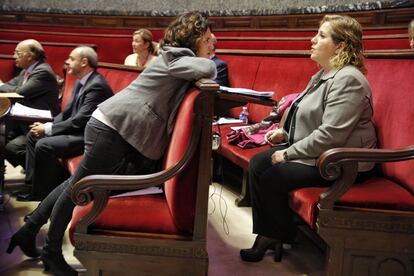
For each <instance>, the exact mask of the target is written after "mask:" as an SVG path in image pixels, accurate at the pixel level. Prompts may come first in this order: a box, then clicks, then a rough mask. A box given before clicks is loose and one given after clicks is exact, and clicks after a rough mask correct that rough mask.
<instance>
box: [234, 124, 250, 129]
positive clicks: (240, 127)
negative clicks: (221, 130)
mask: <svg viewBox="0 0 414 276" xmlns="http://www.w3.org/2000/svg"><path fill="white" fill-rule="evenodd" d="M249 126H250V125H248V126H233V127H230V128H231V130H238V129H243V128H246V127H249Z"/></svg>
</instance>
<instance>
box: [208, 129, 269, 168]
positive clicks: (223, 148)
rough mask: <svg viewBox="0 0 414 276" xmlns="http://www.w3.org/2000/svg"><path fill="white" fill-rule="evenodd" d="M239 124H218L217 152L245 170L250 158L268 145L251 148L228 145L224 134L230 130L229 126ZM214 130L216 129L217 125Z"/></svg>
mask: <svg viewBox="0 0 414 276" xmlns="http://www.w3.org/2000/svg"><path fill="white" fill-rule="evenodd" d="M237 125H240V124H230V125H222V126H220V133H221V144H220V148H219V149H218V153H220V155H222V156H224V157H226V158H227V159H229V160H230V161H232V162H233V163H235V164H236V165H237V166H239V167H241V168H243V169H245V170H247V169H248V168H249V161H250V159H251V158H252V157H253V156H255V155H256V154H257V153H259V152H261V151H263V150H266V149H269V148H270V146H268V145H265V146H261V147H257V148H251V149H242V148H239V147H238V146H234V145H230V144H229V143H228V141H227V138H226V134H227V133H229V132H230V131H231V129H230V127H232V126H237ZM214 130H216V131H217V130H218V129H217V127H215V128H214Z"/></svg>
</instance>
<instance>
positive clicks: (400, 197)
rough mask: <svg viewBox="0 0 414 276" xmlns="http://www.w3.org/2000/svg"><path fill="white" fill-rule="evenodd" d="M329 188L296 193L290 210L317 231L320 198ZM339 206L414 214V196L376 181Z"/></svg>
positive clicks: (365, 184) (351, 192)
mask: <svg viewBox="0 0 414 276" xmlns="http://www.w3.org/2000/svg"><path fill="white" fill-rule="evenodd" d="M325 190H326V188H304V189H299V190H296V191H293V192H292V193H291V197H290V206H291V208H292V209H293V210H294V211H295V212H296V213H297V214H299V215H300V216H301V217H302V218H303V219H304V220H305V221H306V222H307V223H308V224H309V225H310V226H311V227H312V228H315V224H316V217H317V203H318V201H319V195H320V194H321V193H322V192H324V191H325ZM338 204H339V205H343V206H354V207H362V208H372V209H386V210H403V211H414V196H413V195H411V194H410V193H409V192H408V191H407V190H405V189H404V188H403V187H401V186H400V185H398V184H397V183H395V182H393V181H390V180H387V179H385V178H379V177H373V178H372V179H369V180H367V181H365V182H363V183H358V184H355V185H354V186H352V188H351V189H350V190H349V191H348V192H347V193H346V194H345V195H343V197H342V198H341V200H340V202H339V203H338Z"/></svg>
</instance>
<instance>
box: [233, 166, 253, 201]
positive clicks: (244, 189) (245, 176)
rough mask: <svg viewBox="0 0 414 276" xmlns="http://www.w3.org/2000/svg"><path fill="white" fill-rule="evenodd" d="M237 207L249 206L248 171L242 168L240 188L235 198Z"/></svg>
mask: <svg viewBox="0 0 414 276" xmlns="http://www.w3.org/2000/svg"><path fill="white" fill-rule="evenodd" d="M235 203H236V206H237V207H250V206H251V203H250V189H249V173H248V172H247V171H246V170H243V180H242V190H241V193H240V195H239V197H238V198H236V200H235Z"/></svg>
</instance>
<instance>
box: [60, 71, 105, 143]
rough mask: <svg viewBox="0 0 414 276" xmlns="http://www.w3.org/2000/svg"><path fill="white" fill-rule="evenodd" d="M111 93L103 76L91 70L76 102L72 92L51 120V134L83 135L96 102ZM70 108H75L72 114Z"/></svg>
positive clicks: (103, 99) (99, 101)
mask: <svg viewBox="0 0 414 276" xmlns="http://www.w3.org/2000/svg"><path fill="white" fill-rule="evenodd" d="M78 82H79V80H77V81H76V83H75V85H74V87H76V85H77V83H78ZM112 95H113V93H112V89H111V87H110V86H109V85H108V83H107V82H106V80H105V79H104V77H103V76H102V75H101V74H99V73H97V72H93V73H92V75H91V76H90V77H89V78H88V80H87V81H86V83H85V85H84V86H83V89H82V91H81V94H80V96H79V99H78V100H77V102H76V103H75V102H74V101H73V100H74V97H75V95H74V94H73V95H72V98H71V100H70V101H69V103H68V104H67V105H66V107H65V109H64V110H63V111H62V112H61V113H60V114H59V115H57V116H56V117H55V119H54V120H53V125H52V136H56V135H64V134H71V135H77V134H79V135H80V136H82V137H83V133H84V130H85V126H86V123H87V122H88V121H89V119H90V117H91V115H92V112H93V111H95V109H96V107H97V105H98V104H100V103H101V102H103V101H105V100H106V99H108V98H109V97H111V96H112ZM72 109H75V110H76V114H75V115H74V116H72Z"/></svg>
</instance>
